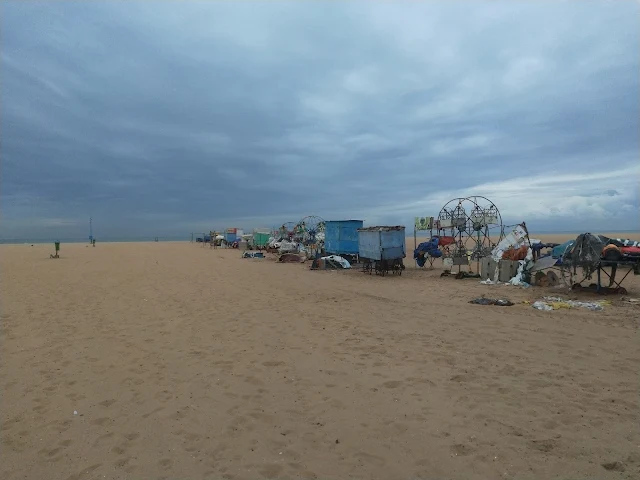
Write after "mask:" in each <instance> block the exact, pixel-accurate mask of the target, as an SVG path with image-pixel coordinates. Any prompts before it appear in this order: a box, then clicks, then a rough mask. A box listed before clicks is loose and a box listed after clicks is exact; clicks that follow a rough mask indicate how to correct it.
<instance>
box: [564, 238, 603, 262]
mask: <svg viewBox="0 0 640 480" xmlns="http://www.w3.org/2000/svg"><path fill="white" fill-rule="evenodd" d="M605 245H606V241H605V240H604V238H603V237H601V236H599V235H592V234H591V233H582V234H580V235H578V237H577V238H576V241H575V243H574V244H573V245H572V246H571V247H569V248H567V249H566V250H565V252H564V255H563V256H562V264H563V265H566V266H570V267H573V268H578V267H582V268H584V269H587V270H592V271H593V270H595V269H596V268H597V267H598V264H599V263H600V260H601V257H602V249H603V248H604V246H605Z"/></svg>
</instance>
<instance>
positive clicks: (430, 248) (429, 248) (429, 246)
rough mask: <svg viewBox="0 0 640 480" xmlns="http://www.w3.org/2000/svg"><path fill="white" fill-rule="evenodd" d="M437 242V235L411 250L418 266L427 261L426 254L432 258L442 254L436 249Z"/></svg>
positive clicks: (438, 240)
mask: <svg viewBox="0 0 640 480" xmlns="http://www.w3.org/2000/svg"><path fill="white" fill-rule="evenodd" d="M439 242H440V239H439V238H438V237H433V238H432V239H431V240H429V241H428V242H422V243H421V244H420V245H418V248H416V249H415V250H414V251H413V258H414V259H415V260H416V263H417V264H418V266H419V267H424V265H425V263H426V262H427V255H428V256H429V257H433V258H440V257H441V256H442V252H441V251H440V250H439V249H438V244H439Z"/></svg>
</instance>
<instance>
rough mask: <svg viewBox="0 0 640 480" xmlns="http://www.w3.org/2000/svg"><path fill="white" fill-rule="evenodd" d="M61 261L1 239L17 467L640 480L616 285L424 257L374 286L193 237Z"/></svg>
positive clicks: (5, 385)
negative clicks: (488, 301)
mask: <svg viewBox="0 0 640 480" xmlns="http://www.w3.org/2000/svg"><path fill="white" fill-rule="evenodd" d="M624 235H626V236H627V237H628V236H629V234H624ZM534 236H535V235H534ZM536 237H537V238H541V236H536ZM571 237H572V236H571V235H569V236H568V238H571ZM573 237H575V235H574V236H573ZM631 238H637V235H636V236H632V237H631ZM543 239H544V240H554V239H555V240H557V241H562V238H558V237H553V238H552V237H549V236H544V238H543ZM407 248H408V250H409V251H411V250H412V248H413V240H412V239H407ZM50 253H53V246H52V245H35V246H29V245H3V246H0V268H1V279H2V294H3V295H2V309H1V312H0V315H1V320H2V325H1V329H2V330H1V342H2V343H1V352H2V362H1V363H0V387H1V395H2V396H1V415H2V417H1V440H2V454H1V459H2V461H1V463H0V478H2V479H6V480H14V479H29V480H31V479H33V480H42V479H48V478H50V479H62V480H94V479H161V478H163V479H177V478H179V479H219V478H223V479H263V478H278V479H293V478H296V479H297V478H304V479H346V478H356V479H376V480H377V479H380V480H383V479H384V480H387V479H416V478H422V479H427V478H429V479H435V478H438V479H465V480H471V479H478V480H480V479H482V480H486V479H497V478H501V479H519V480H522V479H555V478H558V479H559V478H563V479H566V478H580V479H587V478H590V479H596V478H597V479H618V478H620V479H632V478H640V431H639V430H638V422H639V421H640V409H639V406H638V391H639V382H640V379H639V377H638V365H640V350H639V349H638V330H637V326H638V319H639V318H640V306H638V305H637V304H632V303H630V302H627V301H625V300H623V298H621V297H620V296H616V297H615V298H614V297H608V298H607V299H608V300H610V301H611V304H610V305H606V306H605V308H604V310H602V311H589V310H585V309H562V310H556V311H551V312H548V311H538V310H535V309H533V308H532V307H531V305H530V304H527V303H524V302H532V301H535V300H536V299H539V298H541V297H543V296H544V295H549V294H553V295H558V294H559V293H562V292H559V290H558V289H554V288H548V289H543V288H528V289H524V288H519V287H512V286H487V285H481V284H480V283H479V282H478V281H477V280H472V279H467V280H456V279H454V278H440V273H441V269H439V268H436V269H434V270H422V269H416V268H414V266H413V262H412V261H411V259H410V258H409V259H407V262H406V264H407V270H406V271H405V273H404V274H403V275H402V277H393V276H390V277H385V278H380V277H376V276H374V275H372V276H369V275H364V274H362V273H361V272H360V271H356V270H353V271H337V272H336V271H310V270H309V264H278V263H276V262H274V261H273V260H270V259H264V260H247V259H241V258H240V253H239V252H238V251H237V250H222V249H217V250H214V249H210V248H209V247H208V246H207V247H204V248H203V247H202V245H200V244H195V243H194V244H191V243H186V242H185V243H162V242H160V243H120V244H118V243H112V244H101V243H98V245H97V246H96V247H95V248H91V247H88V246H86V245H84V244H63V245H62V247H61V252H60V255H61V258H59V259H55V260H52V259H50V258H49V254H50ZM409 257H410V255H409ZM624 286H625V287H626V288H627V290H628V291H629V295H628V297H632V298H640V277H639V276H635V277H634V276H633V275H631V276H630V277H628V278H627V280H626V281H625V283H624ZM481 295H487V296H500V297H506V298H508V299H510V300H511V301H512V302H514V303H515V305H513V306H511V307H496V306H480V305H471V304H469V303H468V302H469V300H471V299H473V298H476V297H478V296H481ZM564 296H565V297H566V298H569V297H570V295H564ZM571 296H572V298H578V299H593V298H594V296H593V295H591V294H587V293H574V294H572V295H571ZM628 297H627V298H628ZM598 298H599V297H598Z"/></svg>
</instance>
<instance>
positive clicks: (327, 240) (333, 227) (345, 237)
mask: <svg viewBox="0 0 640 480" xmlns="http://www.w3.org/2000/svg"><path fill="white" fill-rule="evenodd" d="M363 223H364V222H363V221H362V220H332V221H327V222H325V224H324V225H325V226H324V249H325V251H326V252H327V253H328V254H332V255H358V251H359V248H358V236H359V235H358V229H359V228H362V225H363Z"/></svg>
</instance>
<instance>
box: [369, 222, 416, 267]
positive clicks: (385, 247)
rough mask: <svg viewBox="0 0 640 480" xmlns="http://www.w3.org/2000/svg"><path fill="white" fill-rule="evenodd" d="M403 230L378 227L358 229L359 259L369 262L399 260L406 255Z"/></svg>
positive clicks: (399, 227) (396, 227)
mask: <svg viewBox="0 0 640 480" xmlns="http://www.w3.org/2000/svg"><path fill="white" fill-rule="evenodd" d="M405 240H406V239H405V228H404V227H403V226H395V227H388V226H380V227H367V228H359V229H358V247H359V248H358V249H359V254H360V257H362V258H368V259H370V260H378V261H380V260H393V259H401V258H404V257H405V255H406V248H405V243H406V241H405Z"/></svg>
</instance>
